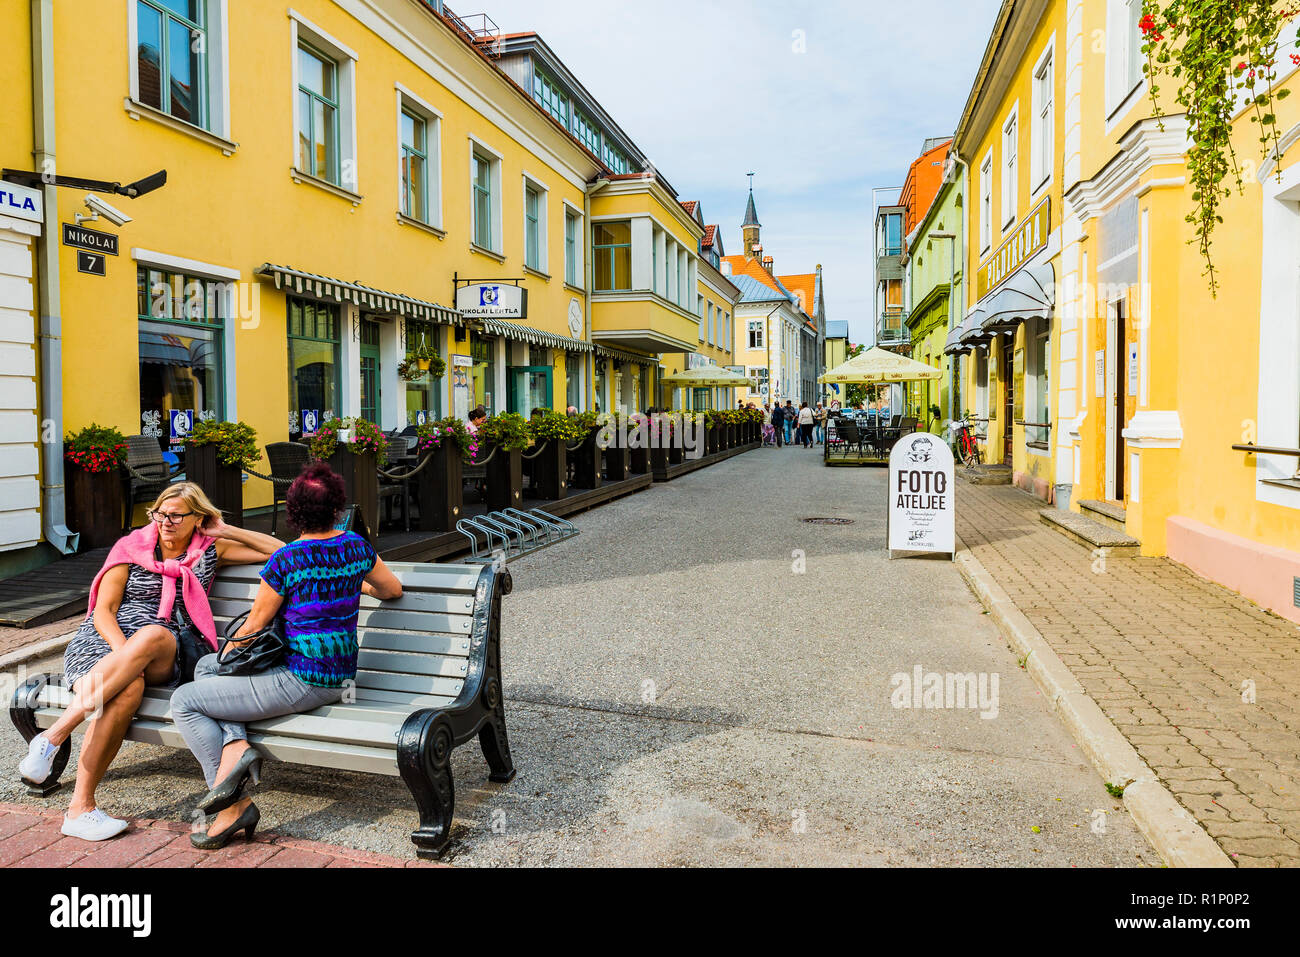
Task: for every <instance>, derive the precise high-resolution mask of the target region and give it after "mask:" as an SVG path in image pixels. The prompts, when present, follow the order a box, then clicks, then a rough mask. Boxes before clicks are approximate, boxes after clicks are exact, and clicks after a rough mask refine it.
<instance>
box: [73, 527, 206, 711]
mask: <svg viewBox="0 0 1300 957" xmlns="http://www.w3.org/2000/svg"><path fill="white" fill-rule="evenodd" d="M194 574H195V575H196V576H197V577H198V579H199V582H200V584H202V585H203V590H204V591H205V592H207V591H211V590H212V579H213V578H215V577H216V574H217V546H216V544H215V543H213V544H212V545H209V546H208V547H207V549H206V550H205V551H204V552H203V555H202V557H201V558H199V560H198V561H197V562H195V563H194ZM162 588H163V577H162V575H160V574H159V573H157V572H151V571H147V570H145V569H143V568H141V567H140V566H139V565H132V566H131V569H130V571H129V572H128V573H127V578H126V589H125V590H124V591H123V593H122V604H121V605H119V606H118V609H117V624H118V627H120V628H121V629H122V634H124V635H126V637H127V640H128V641H129V640H130V638H131V636H132V635H134V634H135V633H136V632H137V631H139V630H140V629H141V628H143V627H145V626H146V625H162V626H163V627H164V628H167V629H168V630H169V631H171V633H172V634H173V635H174V636H176V638H177V640H178V641H179V640H180V630H181V629H182V628H193V627H194V623H193V622H192V621H190V616H189V614H188V613H187V612H186V611H185V601H184V599H183V597H182V595H181V592H182V589H181V585H180V582H179V581H178V582H177V583H176V602H175V604H174V606H173V610H172V617H171V620H170V621H163V620H161V619H160V618H159V617H158V602H159V601H160V600H161V599H162ZM112 650H113V649H112V648H111V647H109V644H108V642H107V641H105V640H104V638H103V636H101V635H100V633H99V632H98V631H97V630H96V629H95V614H94V612H93V611H92V612H91V613H90V614H89V615H87V616H86V620H85V621H83V622H82V623H81V627H80V628H78V629H77V633H76V634H75V635H73V636H72V640H71V641H69V642H68V648H67V650H66V651H65V652H64V653H63V683H64V686H65V687H68V688H71V687H73V686H74V685H76V683H77V681H78V680H79V679H80V678H84V677H85V676H86V673H87V672H89V671H90V669H91V668H93V667H95V665H97V664H99V660H100V659H101V658H103V657H104V656H105V655H107V654H108V653H109V652H110V651H112ZM179 678H180V666H179V665H177V666H176V667H175V669H174V670H173V671H172V678H171V681H170V682H168V683H167V685H169V686H170V685H175V684H177V683H178V680H179Z"/></svg>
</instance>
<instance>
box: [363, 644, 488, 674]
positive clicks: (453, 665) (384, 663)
mask: <svg viewBox="0 0 1300 957" xmlns="http://www.w3.org/2000/svg"><path fill="white" fill-rule="evenodd" d="M357 665H358V666H359V668H360V669H361V670H364V671H387V672H392V673H395V674H408V675H442V676H443V677H446V678H463V677H465V675H466V674H468V673H469V659H468V658H467V657H456V656H452V655H408V654H402V653H400V652H392V651H371V650H370V649H368V648H362V649H361V652H360V654H358V655H357Z"/></svg>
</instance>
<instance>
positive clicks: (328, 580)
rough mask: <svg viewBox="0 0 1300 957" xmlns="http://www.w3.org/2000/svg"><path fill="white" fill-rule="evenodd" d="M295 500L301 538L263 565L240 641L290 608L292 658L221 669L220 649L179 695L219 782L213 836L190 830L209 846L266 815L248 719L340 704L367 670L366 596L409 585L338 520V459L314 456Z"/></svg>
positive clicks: (248, 829)
mask: <svg viewBox="0 0 1300 957" xmlns="http://www.w3.org/2000/svg"><path fill="white" fill-rule="evenodd" d="M285 504H286V508H287V510H288V514H289V521H290V523H291V524H293V525H294V526H295V527H296V528H298V529H299V530H300V532H301V535H300V536H299V537H298V539H297V540H296V541H293V542H290V543H289V544H288V545H285V546H284V547H283V548H281V549H280V550H279V551H277V552H276V553H275V554H274V555H272V556H271V558H270V560H268V561H267V563H266V565H265V566H263V568H262V584H261V585H260V586H259V588H258V592H257V596H256V598H254V600H253V608H252V610H251V611H250V612H249V613H248V618H247V619H246V620H245V622H244V625H243V627H242V628H240V629H239V631H238V632H237V633H236V634H235V636H234V639H233V640H234V642H235V643H236V644H239V643H240V639H242V638H245V637H246V636H250V635H256V634H257V633H258V632H260V631H262V629H264V628H266V627H267V626H268V625H270V624H271V622H272V620H273V619H274V618H275V616H276V615H277V614H281V615H283V618H284V635H285V639H286V640H287V642H288V645H289V650H288V653H287V655H286V657H285V661H284V663H283V664H282V665H279V666H277V667H275V668H272V669H270V670H267V671H260V672H258V673H256V674H253V675H240V676H218V675H217V674H216V671H217V666H218V660H217V655H209V656H208V657H206V658H203V659H202V660H200V661H199V663H198V665H197V666H196V667H195V669H194V681H193V682H192V683H190V684H187V685H183V686H182V687H181V688H180V689H179V690H177V691H176V693H175V694H174V695H172V703H171V707H172V717H173V718H174V719H175V721H176V726H177V727H178V728H179V729H180V732H181V734H182V735H183V736H184V738H185V743H186V744H188V745H189V747H190V750H191V751H193V752H194V755H195V757H197V758H198V759H199V763H200V764H201V765H202V766H203V775H204V777H205V778H206V779H207V782H208V787H209V788H211V790H210V791H209V792H208V793H207V795H206V796H205V797H204V798H203V800H202V801H200V802H199V810H201V811H203V812H205V813H207V814H215V815H216V817H215V818H214V819H213V820H212V821H211V826H210V827H209V828H208V829H207V831H206V832H205V833H195V834H191V835H190V842H191V843H192V844H193V845H194V846H195V847H197V848H201V849H204V850H210V849H216V848H220V847H224V846H225V845H226V844H227V843H228V842H229V841H230V839H231V838H232V837H234V836H235V835H236V834H238V833H239V832H240V831H243V832H244V836H245V838H246V839H251V838H252V836H253V830H254V829H255V828H256V827H257V823H258V820H259V819H260V814H259V813H258V810H257V806H256V805H255V804H253V802H252V800H251V799H250V798H242V797H241V794H242V792H243V789H244V785H245V784H246V783H247V781H248V780H249V779H250V778H251V779H252V781H253V783H254V784H256V783H257V782H258V780H259V779H260V777H261V770H262V755H261V754H260V753H259V752H258V751H257V750H256V749H255V748H253V747H252V746H251V745H250V744H249V743H248V740H247V734H246V732H245V729H244V723H245V722H248V721H257V720H259V719H262V718H274V717H278V716H280V715H286V714H297V713H300V712H304V711H313V710H315V709H316V708H319V707H322V706H323V705H327V704H334V703H337V702H338V701H339V698H340V697H341V692H342V690H343V688H344V687H345V686H346V685H347V684H350V683H351V682H352V681H353V679H355V678H356V674H357V613H358V611H359V609H360V605H361V596H362V595H363V594H365V595H370V596H371V597H373V598H378V599H381V600H383V599H389V598H399V597H401V594H402V584H401V582H399V581H398V580H397V578H396V576H394V575H393V573H392V572H391V571H389V570H388V568H387V567H386V566H385V565H384V563H383V561H382V560H381V559H380V558H379V556H378V555H376V554H375V550H374V549H373V548H372V547H371V546H370V543H369V542H367V541H366V540H365V539H364V538H362V537H361V536H360V535H357V534H356V533H355V532H347V531H339V530H338V529H336V528H335V527H334V526H335V524H336V523H337V522H338V518H339V514H340V513H341V512H342V511H343V508H344V506H345V505H346V504H347V493H346V492H345V490H344V487H343V478H342V477H341V476H340V475H338V474H337V473H335V472H334V471H333V470H331V469H330V467H329V466H328V465H326V464H325V463H324V462H312V463H309V464H308V465H307V466H306V467H305V468H304V469H303V471H302V474H301V475H299V476H298V477H297V478H296V479H294V482H293V484H292V485H290V486H289V491H288V494H287V498H286V502H285Z"/></svg>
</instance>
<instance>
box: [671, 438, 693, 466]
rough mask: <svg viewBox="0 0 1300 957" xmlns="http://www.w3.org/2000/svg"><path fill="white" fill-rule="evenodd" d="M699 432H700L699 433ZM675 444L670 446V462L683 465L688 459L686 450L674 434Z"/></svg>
mask: <svg viewBox="0 0 1300 957" xmlns="http://www.w3.org/2000/svg"><path fill="white" fill-rule="evenodd" d="M697 434H698V433H697ZM673 438H674V441H673V444H672V445H670V446H668V464H669V465H681V464H682V462H684V461H686V450H685V449H683V448H682V446H681V443H680V441H678V440H677V437H676V436H674V437H673Z"/></svg>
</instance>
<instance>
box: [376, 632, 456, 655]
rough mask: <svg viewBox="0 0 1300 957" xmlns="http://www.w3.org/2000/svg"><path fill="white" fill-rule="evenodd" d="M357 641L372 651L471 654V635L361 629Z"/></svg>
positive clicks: (419, 653)
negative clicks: (419, 633)
mask: <svg viewBox="0 0 1300 957" xmlns="http://www.w3.org/2000/svg"><path fill="white" fill-rule="evenodd" d="M357 643H358V644H359V645H360V646H361V647H362V648H363V649H366V650H371V651H405V652H408V653H410V654H415V655H452V656H453V657H461V656H465V655H468V654H469V635H418V634H415V633H414V632H410V631H379V630H374V629H369V628H365V629H359V630H358V631H357Z"/></svg>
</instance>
